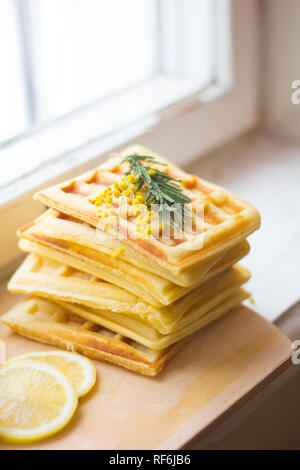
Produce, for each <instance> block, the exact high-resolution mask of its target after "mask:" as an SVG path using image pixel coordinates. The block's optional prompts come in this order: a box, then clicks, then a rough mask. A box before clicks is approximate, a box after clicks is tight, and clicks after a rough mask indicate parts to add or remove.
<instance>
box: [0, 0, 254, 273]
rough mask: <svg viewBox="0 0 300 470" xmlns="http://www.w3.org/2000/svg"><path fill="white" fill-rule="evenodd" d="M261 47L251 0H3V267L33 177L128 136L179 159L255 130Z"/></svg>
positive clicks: (67, 168) (33, 208) (43, 178)
mask: <svg viewBox="0 0 300 470" xmlns="http://www.w3.org/2000/svg"><path fill="white" fill-rule="evenodd" d="M124 5H126V8H125V6H124ZM141 5H142V6H141ZM112 12H113V13H112ZM111 22H113V23H111ZM136 23H139V25H138V30H139V36H138V38H137V37H136V34H133V33H136V28H130V32H128V34H129V36H128V38H124V34H123V32H124V30H125V29H126V28H125V26H126V25H128V24H130V25H132V24H136ZM140 23H142V26H143V27H140ZM84 25H85V26H84ZM101 25H102V27H101ZM124 25H125V26H124ZM132 30H133V31H132ZM121 32H122V34H121ZM98 43H99V44H100V46H101V47H100V46H98ZM124 44H126V47H125V46H124V47H122V46H123V45H124ZM259 47H260V45H259V20H258V2H257V0H247V2H241V1H240V0H156V1H154V0H127V1H125V0H109V1H108V0H0V61H1V66H2V67H1V72H2V73H1V74H0V123H1V125H0V142H1V141H2V143H0V165H1V171H0V224H1V230H2V233H1V242H2V244H0V268H3V267H4V266H8V265H9V263H13V262H14V260H15V259H16V258H17V257H18V256H19V255H20V253H19V251H18V248H17V244H16V239H15V237H14V236H13V234H14V233H15V231H16V229H17V228H18V227H20V226H22V225H24V224H26V223H28V220H31V219H33V218H34V217H36V216H37V215H38V214H39V213H40V211H42V207H41V206H40V205H39V204H37V203H36V202H34V201H33V200H32V197H31V196H32V193H33V192H34V191H35V190H36V189H37V188H38V187H40V186H41V185H45V184H49V182H50V181H51V182H52V183H53V182H55V181H58V180H60V181H61V180H62V179H67V178H68V177H71V176H73V175H75V174H76V173H78V172H82V171H84V170H87V169H88V168H91V167H92V166H95V165H97V164H98V163H100V162H101V161H103V159H104V158H106V156H107V154H108V153H110V152H111V151H114V150H117V149H118V148H120V147H124V145H127V144H128V143H130V142H132V141H135V142H139V143H141V144H144V145H146V146H148V147H150V148H153V149H154V150H157V151H158V152H160V153H161V154H162V155H166V156H168V158H170V159H171V160H173V161H174V162H175V163H177V164H179V165H184V164H187V163H188V162H189V161H191V160H192V159H194V158H195V157H199V155H201V154H203V153H206V152H208V151H210V150H212V149H213V148H215V147H217V146H220V145H221V144H223V143H224V142H225V141H228V140H229V139H232V138H233V137H235V136H237V135H239V134H241V133H243V132H245V131H249V129H251V128H252V127H254V126H255V125H256V123H257V121H258V109H259V108H258V97H259V73H258V72H259V62H260V58H259ZM112 50H113V51H114V57H113V59H114V60H113V61H112V62H111V54H110V53H109V51H112ZM100 52H101V55H100ZM117 60H119V61H121V62H119V63H122V64H124V63H125V62H126V65H125V69H126V70H125V71H126V73H125V71H124V70H123V69H124V65H123V67H120V66H119V65H118V64H117ZM129 64H131V65H129ZM121 69H122V70H121ZM133 69H134V70H133ZM91 70H93V73H91ZM115 70H117V72H118V73H117V74H116V73H115ZM102 72H104V73H102ZM119 72H120V73H119ZM121 72H122V73H121ZM133 72H134V73H133ZM102 79H103V81H101V80H102ZM49 87H50V88H51V92H50V89H49ZM104 90H105V91H104ZM7 139H9V140H7ZM8 269H9V268H8ZM2 273H5V271H3V269H2Z"/></svg>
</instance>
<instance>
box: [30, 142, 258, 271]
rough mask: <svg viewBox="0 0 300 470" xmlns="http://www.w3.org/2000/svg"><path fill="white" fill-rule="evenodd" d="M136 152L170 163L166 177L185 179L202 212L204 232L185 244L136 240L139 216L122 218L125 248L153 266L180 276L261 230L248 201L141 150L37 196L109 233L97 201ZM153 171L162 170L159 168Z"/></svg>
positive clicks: (197, 232) (184, 239) (183, 183)
mask: <svg viewBox="0 0 300 470" xmlns="http://www.w3.org/2000/svg"><path fill="white" fill-rule="evenodd" d="M134 153H136V154H139V155H149V156H153V157H154V158H155V159H156V160H157V161H159V162H161V163H164V164H166V165H167V168H168V174H169V175H170V176H171V177H173V178H175V179H176V180H181V183H180V185H181V187H182V189H183V191H184V194H186V195H187V196H188V197H189V198H190V199H191V201H192V202H191V203H188V204H186V206H193V210H194V208H195V207H196V208H199V207H200V208H201V209H200V210H199V213H198V212H196V213H195V211H194V214H195V217H196V219H197V218H201V223H200V224H197V226H199V227H201V229H200V230H198V229H197V230H193V231H192V232H191V233H188V234H184V236H183V237H182V239H176V240H175V239H173V238H168V239H167V240H166V239H165V238H164V236H163V235H161V236H159V237H158V238H154V237H147V238H137V234H136V231H137V225H138V222H137V217H136V216H134V215H131V216H130V217H127V216H126V217H124V218H122V215H120V220H119V227H120V230H121V231H122V232H125V231H126V233H127V236H126V238H122V244H125V245H128V246H130V247H131V248H133V249H134V250H136V251H137V252H139V253H141V254H142V255H144V256H146V257H147V258H148V259H150V260H152V261H153V262H154V263H157V264H159V265H160V266H163V267H164V268H165V269H168V270H172V272H173V273H174V274H176V273H179V272H182V271H183V270H185V269H187V268H189V267H191V266H193V265H196V264H201V263H202V262H204V261H207V260H208V259H211V258H214V257H215V256H217V255H219V254H221V253H222V252H224V251H225V250H226V249H229V248H230V247H232V246H234V245H236V244H237V243H238V242H240V241H241V240H242V239H243V238H245V237H246V236H248V235H249V234H250V233H251V232H253V231H254V230H256V229H257V228H258V227H259V224H260V216H259V214H258V212H257V210H256V209H255V208H254V207H253V206H252V205H250V204H249V203H248V202H246V201H244V200H243V199H241V198H240V197H238V196H236V195H234V194H232V193H231V192H229V191H227V190H226V189H224V188H221V187H218V186H216V185H213V184H211V183H209V182H207V181H204V180H201V179H200V178H197V177H194V176H192V175H188V174H187V173H185V172H183V171H182V170H180V169H179V168H178V167H176V166H175V165H173V164H171V163H170V162H168V161H167V160H164V159H163V158H161V157H160V156H158V155H157V154H155V153H154V152H150V151H149V150H147V149H145V148H143V147H140V146H133V147H130V148H128V149H126V150H124V151H123V152H122V153H121V154H120V155H118V156H116V157H114V158H111V159H110V160H108V161H107V162H105V163H104V164H103V165H101V166H99V167H98V168H96V169H94V170H92V171H89V172H87V173H85V174H83V175H80V176H78V177H77V178H74V179H72V180H69V181H67V182H64V183H61V184H58V185H55V186H52V187H50V188H47V189H44V190H42V191H40V192H38V193H37V194H36V195H35V196H34V197H35V199H37V200H39V201H41V202H43V203H44V204H46V205H47V206H48V207H51V208H53V209H56V210H58V211H60V212H63V213H65V214H68V215H70V216H72V217H74V218H76V219H79V220H82V221H84V222H86V223H88V224H90V225H91V226H93V227H96V228H100V229H101V230H105V231H108V233H110V232H109V231H110V228H109V217H108V218H104V217H100V218H99V217H98V216H97V214H96V212H97V208H96V206H95V205H94V200H95V198H96V197H97V196H98V195H99V194H100V193H102V192H103V191H104V189H105V188H106V187H107V186H110V185H112V184H113V183H114V182H117V181H119V180H120V179H121V178H122V177H123V175H124V173H125V172H126V170H127V164H122V165H121V164H120V161H121V160H122V158H124V156H127V155H131V154H134ZM150 166H153V168H154V169H155V168H158V165H154V164H151V165H150ZM112 203H113V205H114V206H115V207H117V206H118V205H119V200H118V199H116V198H115V197H113V201H112ZM197 210H198V209H197ZM200 212H201V214H200ZM114 235H115V233H112V236H114Z"/></svg>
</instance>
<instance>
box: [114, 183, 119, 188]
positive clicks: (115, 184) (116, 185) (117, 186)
mask: <svg viewBox="0 0 300 470" xmlns="http://www.w3.org/2000/svg"><path fill="white" fill-rule="evenodd" d="M114 188H115V189H119V183H118V182H117V181H115V182H114Z"/></svg>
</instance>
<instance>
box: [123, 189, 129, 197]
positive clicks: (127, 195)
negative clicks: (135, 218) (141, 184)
mask: <svg viewBox="0 0 300 470" xmlns="http://www.w3.org/2000/svg"><path fill="white" fill-rule="evenodd" d="M123 194H124V196H126V197H129V196H130V194H131V192H130V191H129V189H127V190H126V191H124V192H123Z"/></svg>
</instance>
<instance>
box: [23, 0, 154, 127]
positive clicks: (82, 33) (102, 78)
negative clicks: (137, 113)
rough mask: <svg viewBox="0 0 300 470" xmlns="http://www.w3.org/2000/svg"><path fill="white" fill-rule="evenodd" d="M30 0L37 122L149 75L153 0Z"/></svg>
mask: <svg viewBox="0 0 300 470" xmlns="http://www.w3.org/2000/svg"><path fill="white" fill-rule="evenodd" d="M30 4H31V9H30V23H31V25H32V26H31V28H32V30H31V35H32V37H31V46H32V48H33V54H32V57H33V58H34V63H33V68H34V76H35V81H36V83H37V86H36V88H37V93H38V98H37V100H36V102H37V116H36V118H37V119H38V120H39V121H44V120H48V119H49V118H53V117H56V116H58V115H61V114H65V113H66V112H68V111H70V110H72V109H74V108H75V107H80V106H82V105H85V104H87V103H89V102H91V101H94V100H97V99H101V98H104V97H107V96H109V95H110V94H112V93H115V92H117V91H119V90H122V89H124V88H126V87H128V86H130V85H132V84H133V83H136V82H138V81H140V80H144V79H146V78H148V77H149V76H150V75H151V74H153V73H154V70H155V66H156V48H157V43H156V40H157V37H156V35H157V31H156V22H157V16H156V14H157V9H156V0H143V1H141V0H130V1H124V0H109V1H107V0H84V1H83V0H51V1H49V0H30ZM58 13H59V14H58Z"/></svg>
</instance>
